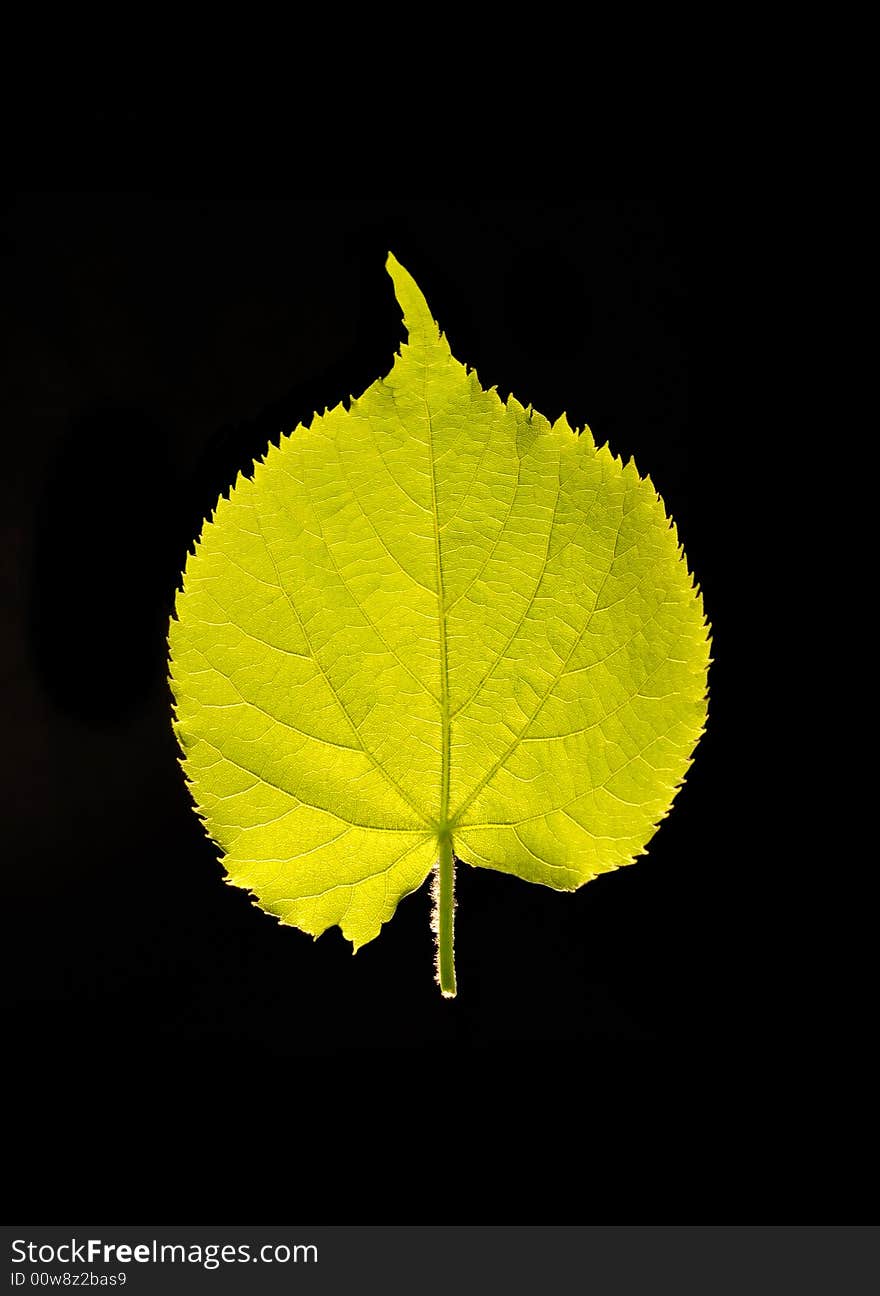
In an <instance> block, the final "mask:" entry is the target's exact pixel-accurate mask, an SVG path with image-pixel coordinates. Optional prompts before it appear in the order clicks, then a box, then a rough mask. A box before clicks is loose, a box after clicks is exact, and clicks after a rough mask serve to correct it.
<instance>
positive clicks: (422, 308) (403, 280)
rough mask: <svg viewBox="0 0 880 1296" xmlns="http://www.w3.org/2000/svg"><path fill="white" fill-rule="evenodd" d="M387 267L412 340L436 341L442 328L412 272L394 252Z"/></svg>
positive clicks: (388, 260) (390, 254)
mask: <svg viewBox="0 0 880 1296" xmlns="http://www.w3.org/2000/svg"><path fill="white" fill-rule="evenodd" d="M385 269H386V270H387V271H388V273H389V274H390V275H391V279H392V282H393V284H394V295H395V297H396V298H397V303H398V305H399V306H400V309H401V310H402V311H403V322H404V324H405V325H406V329H407V332H408V333H409V335H410V341H411V342H413V341H415V340H416V339H417V338H418V339H424V340H431V341H436V340H438V338H439V336H440V330H439V328H438V326H437V324H436V322H435V320H434V317H433V316H432V314H431V310H430V307H429V306H428V303H427V302H426V301H425V295H424V293H423V292H422V290H421V288H420V287H419V285H418V284H417V283H416V281H415V279H413V277H412V275H411V274H410V272H409V271H408V270H407V269H405V267H404V266H402V265H401V264H400V262H399V261H398V259H397V257H396V256H395V255H394V253H393V252H389V253H388V259H387V261H386V262H385Z"/></svg>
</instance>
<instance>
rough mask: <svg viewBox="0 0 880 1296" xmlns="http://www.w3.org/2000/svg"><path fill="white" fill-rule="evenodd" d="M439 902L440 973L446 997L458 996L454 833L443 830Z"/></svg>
mask: <svg viewBox="0 0 880 1296" xmlns="http://www.w3.org/2000/svg"><path fill="white" fill-rule="evenodd" d="M438 872H439V875H440V876H439V883H438V897H437V900H438V903H437V972H438V975H439V979H440V989H441V991H442V993H443V996H444V998H446V999H453V998H454V997H455V993H456V991H455V951H454V940H453V912H454V910H455V856H454V855H453V853H452V833H451V832H450V831H449V829H448V828H447V829H444V830H443V831H442V832H441V833H440V860H439V864H438Z"/></svg>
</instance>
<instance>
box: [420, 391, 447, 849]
mask: <svg viewBox="0 0 880 1296" xmlns="http://www.w3.org/2000/svg"><path fill="white" fill-rule="evenodd" d="M427 385H428V371H427V366H426V368H425V388H426V390H425V394H424V402H425V415H426V417H427V420H428V459H429V461H430V464H431V514H432V518H433V522H434V560H435V563H436V565H437V620H438V622H439V626H440V725H441V729H440V818H439V822H438V825H437V829H438V837H439V836H441V835H442V834H443V833H445V832H446V828H447V821H448V819H449V760H450V745H451V742H450V718H449V657H448V652H447V645H446V595H445V592H444V587H443V554H442V550H441V546H440V511H439V508H438V504H437V471H436V465H435V460H434V424H433V421H432V419H431V407H430V405H429V403H428V396H427Z"/></svg>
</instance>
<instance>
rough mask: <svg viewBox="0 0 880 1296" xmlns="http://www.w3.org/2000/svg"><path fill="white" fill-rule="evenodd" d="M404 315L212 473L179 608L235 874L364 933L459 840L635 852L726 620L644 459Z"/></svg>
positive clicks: (572, 874) (529, 875) (586, 865)
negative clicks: (297, 414) (226, 469)
mask: <svg viewBox="0 0 880 1296" xmlns="http://www.w3.org/2000/svg"><path fill="white" fill-rule="evenodd" d="M388 269H389V272H390V274H391V277H392V279H393V281H394V288H395V292H396V295H397V300H398V302H399V303H400V306H401V308H402V310H403V314H404V323H405V325H406V328H407V330H408V334H409V341H408V344H407V345H404V346H402V347H401V350H400V353H399V355H398V356H397V357H396V358H395V361H394V366H393V368H392V370H391V372H390V374H389V375H388V377H387V378H384V379H381V380H379V381H378V382H375V383H374V384H373V385H372V386H371V387H370V388H369V389H368V390H367V391H366V392H365V393H364V395H363V396H361V397H360V398H359V399H358V400H355V401H353V402H352V404H351V407H350V409H345V408H343V407H342V406H338V407H337V408H336V409H334V410H332V411H330V412H329V413H325V414H324V415H322V416H317V417H315V419H314V420H313V422H312V424H311V426H310V427H298V428H297V429H296V430H295V431H294V432H293V433H292V434H291V435H290V436H286V437H284V438H282V440H281V444H280V446H279V447H278V448H276V447H274V446H272V447H270V448H269V450H268V453H267V455H266V457H265V459H264V460H262V461H261V462H259V463H258V464H257V465H256V467H255V470H254V475H253V479H248V478H243V477H239V479H238V481H237V482H236V484H235V487H234V489H233V490H231V491H230V494H229V498H228V499H226V498H222V499H220V500H219V502H218V504H217V507H216V510H215V512H214V515H213V518H212V519H211V520H210V521H209V522H207V523H206V524H205V526H204V529H203V531H202V535H201V538H200V540H199V542H198V544H197V546H196V548H195V552H194V554H193V555H191V556H190V558H189V560H188V562H187V565H186V571H185V574H184V582H183V590H182V592H181V593H180V594H179V595H178V599H177V607H176V620H173V621H172V623H171V632H170V645H171V683H172V689H173V692H174V697H175V702H176V721H175V728H176V732H177V736H178V739H179V742H180V745H181V747H182V749H183V753H184V762H183V763H184V768H185V771H186V776H187V779H188V782H189V786H190V790H191V792H192V795H193V797H194V799H195V801H196V805H197V807H198V809H199V812H200V814H201V815H202V817H203V819H204V822H205V824H206V827H207V829H208V832H209V833H210V835H211V837H212V838H213V839H214V841H215V842H217V844H218V845H219V847H220V848H221V850H222V852H223V862H224V865H225V868H226V870H227V872H228V875H229V880H230V881H232V882H234V883H235V884H236V885H237V886H241V887H245V888H247V889H248V890H249V891H251V892H252V893H253V895H254V896H255V897H256V900H257V902H258V903H259V904H260V905H261V906H262V907H263V908H264V909H266V910H268V911H269V912H270V913H273V914H275V915H276V916H277V917H278V918H280V919H281V920H282V921H283V922H285V923H290V924H293V925H294V926H296V927H300V928H302V929H303V930H304V931H306V932H310V933H312V934H313V935H318V934H319V933H321V932H323V931H324V930H325V929H326V928H328V927H330V926H333V925H334V924H338V925H339V927H341V929H342V931H343V933H344V935H345V936H346V937H347V938H348V939H349V940H351V941H352V943H353V944H354V947H355V949H357V947H358V946H360V945H363V944H364V943H365V942H366V941H369V940H372V939H373V937H374V936H376V935H378V933H379V930H380V928H381V926H382V924H383V923H384V922H387V921H388V919H389V918H390V917H391V916H392V914H393V913H394V910H395V908H396V907H397V904H398V902H399V901H400V900H401V898H402V897H403V896H406V895H407V894H409V893H410V892H411V891H413V890H415V889H416V888H417V887H419V886H420V885H421V884H422V883H423V882H424V881H425V879H426V878H427V877H428V875H429V874H430V873H431V871H432V870H434V869H435V868H436V869H437V875H438V881H437V898H438V911H437V925H438V927H439V956H440V957H439V962H440V980H441V986H442V988H443V990H444V991H445V992H446V993H454V989H455V982H454V972H453V966H452V886H453V869H454V859H455V858H457V859H458V860H462V861H465V862H466V863H468V864H471V865H476V866H480V867H484V868H491V869H501V870H503V871H504V872H507V873H514V874H516V875H517V876H518V877H521V878H524V879H525V880H526V881H528V882H539V883H543V884H544V885H546V886H550V887H554V888H556V889H558V890H573V889H574V888H576V887H579V886H581V885H582V884H583V883H584V882H588V881H589V880H590V879H591V878H593V877H595V876H596V875H597V874H599V873H603V872H607V871H608V870H610V869H616V868H618V867H620V866H621V865H623V864H629V863H631V862H632V860H633V859H634V857H635V856H637V855H639V854H642V853H643V852H644V849H645V847H646V845H647V843H648V841H649V840H650V838H651V836H652V835H653V833H654V831H655V829H656V827H657V825H658V823H659V821H660V820H661V819H662V818H663V816H664V815H665V814H666V813H667V812H668V810H669V807H670V804H671V802H672V799H673V797H674V795H675V792H676V790H677V788H678V787H679V785H680V783H681V780H682V778H683V777H684V774H685V772H686V770H687V767H688V765H689V763H690V757H691V753H692V751H693V748H694V745H695V744H696V742H697V739H698V738H699V735H700V733H701V732H702V729H703V725H704V721H705V717H706V701H705V698H706V673H707V668H708V661H709V645H708V633H707V627H706V623H705V619H704V616H703V611H702V606H701V600H700V597H699V594H698V592H697V591H696V590H695V589H694V584H693V580H692V578H691V576H690V574H689V572H688V569H687V565H686V562H685V559H684V556H683V554H682V551H681V548H680V546H679V542H678V538H677V535H676V532H675V528H674V526H672V524H671V523H670V521H669V519H668V518H667V516H666V514H665V510H664V507H663V503H662V501H661V499H660V498H659V497H658V495H657V493H656V491H655V490H654V487H653V486H652V484H651V482H650V481H649V480H643V479H640V477H639V474H638V472H637V470H636V467H635V465H634V464H633V463H632V461H630V462H629V463H628V464H626V466H624V465H623V464H622V463H621V461H620V460H619V459H616V458H614V457H613V456H612V454H611V453H610V451H609V450H608V448H607V446H603V447H602V448H601V449H597V447H596V444H595V442H594V440H593V437H592V436H591V434H590V432H589V430H585V431H583V432H582V433H580V434H579V435H578V434H576V433H575V432H573V431H572V430H571V428H569V426H568V424H567V423H566V421H565V419H564V418H562V419H560V420H558V421H557V422H556V423H555V424H553V425H552V426H551V425H550V423H549V422H548V421H547V420H546V419H545V418H543V417H542V416H541V415H540V414H538V413H536V412H535V411H533V410H532V409H530V408H524V407H523V406H522V405H521V404H520V403H519V402H518V401H517V400H515V399H514V398H513V397H511V398H510V400H508V401H507V403H506V404H504V403H502V401H501V400H500V399H499V398H498V396H497V394H496V392H495V391H494V390H491V391H484V390H483V388H481V386H480V384H479V382H478V380H477V375H476V374H475V373H474V372H473V371H472V370H471V371H469V370H468V369H467V368H466V367H465V366H464V365H463V364H461V363H460V362H459V361H458V360H456V359H454V358H453V356H452V354H451V353H450V349H449V345H448V343H447V341H446V338H445V336H444V335H443V334H442V333H441V332H440V331H439V329H438V327H437V325H436V324H435V323H434V321H433V319H432V317H431V314H430V311H429V309H428V306H427V304H426V302H425V299H424V297H423V296H422V294H421V292H420V291H419V289H418V287H417V286H416V284H415V282H414V281H413V279H412V278H411V276H410V275H409V274H408V273H407V271H406V270H404V269H403V267H402V266H401V265H399V264H398V262H397V261H396V260H395V259H394V258H393V257H391V256H390V257H389V258H388Z"/></svg>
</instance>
